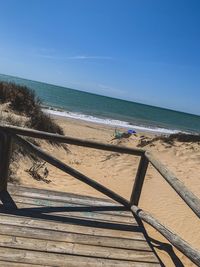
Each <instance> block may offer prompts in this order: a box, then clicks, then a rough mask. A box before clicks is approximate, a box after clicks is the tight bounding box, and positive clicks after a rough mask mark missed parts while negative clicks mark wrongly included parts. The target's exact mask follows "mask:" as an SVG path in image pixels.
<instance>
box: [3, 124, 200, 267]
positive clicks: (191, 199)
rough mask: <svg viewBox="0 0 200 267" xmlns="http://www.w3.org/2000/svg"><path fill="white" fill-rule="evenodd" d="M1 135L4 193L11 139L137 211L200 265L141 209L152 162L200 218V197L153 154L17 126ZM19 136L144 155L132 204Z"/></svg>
mask: <svg viewBox="0 0 200 267" xmlns="http://www.w3.org/2000/svg"><path fill="white" fill-rule="evenodd" d="M0 132H3V136H4V137H5V136H6V138H3V140H4V141H3V143H1V147H0V148H1V155H0V159H1V158H4V161H3V162H4V164H3V166H4V167H3V168H1V170H0V171H1V172H3V173H1V181H0V185H1V184H2V185H3V187H4V190H6V186H7V171H8V165H9V155H10V152H9V151H10V144H11V137H12V139H13V140H15V141H16V142H17V143H18V144H20V145H22V146H23V147H24V148H25V149H27V150H28V151H29V152H30V151H31V152H32V153H35V154H36V155H37V156H38V157H40V158H41V159H43V160H45V161H47V162H48V163H50V164H52V165H53V166H55V167H57V168H59V169H60V170H62V171H64V172H66V173H68V174H70V175H72V176H73V177H75V178H77V179H78V180H80V181H82V182H84V183H86V184H88V185H89V186H91V187H93V188H94V189H96V190H97V191H99V192H101V193H103V194H105V195H106V196H108V197H110V198H111V199H113V200H115V201H117V202H119V203H120V204H122V205H124V206H125V207H127V208H129V209H130V210H131V211H132V212H133V214H135V215H136V216H138V218H140V219H141V220H143V221H145V222H146V223H148V224H150V225H151V226H152V227H154V228H155V229H156V230H157V231H158V232H160V233H161V234H162V235H163V236H164V237H165V238H166V239H167V240H168V241H169V242H170V243H171V244H172V245H173V246H175V247H176V248H177V249H178V250H180V251H181V252H182V253H183V254H184V255H186V256H187V257H188V258H189V259H190V260H191V261H192V262H194V263H195V264H197V265H198V266H200V252H199V251H198V250H196V249H193V248H192V247H191V246H190V245H189V244H188V243H187V242H186V241H185V240H183V239H182V238H181V237H179V236H178V235H176V234H175V233H173V232H172V231H171V230H169V229H167V228H166V227H165V226H164V225H162V224H161V223H160V222H159V221H158V220H156V219H155V218H154V217H152V216H151V215H150V214H148V213H146V212H144V211H143V210H141V209H140V208H138V206H137V205H138V202H139V198H140V195H141V190H142V186H143V182H144V179H145V175H146V170H147V168H148V163H149V162H150V163H151V164H152V165H153V166H154V167H155V169H156V170H157V171H158V172H159V173H160V174H161V175H162V176H163V178H164V179H165V180H166V181H167V182H168V183H169V185H170V186H171V187H172V188H173V189H174V190H175V191H176V192H177V193H178V195H179V196H180V197H181V198H182V199H183V200H184V201H185V203H186V204H187V205H188V206H189V207H190V208H191V209H192V210H193V212H194V213H195V214H196V215H197V216H198V217H199V218H200V199H199V198H198V197H197V196H195V195H194V194H193V193H192V192H191V191H190V190H188V189H187V187H186V186H185V185H184V184H183V183H182V182H181V181H180V180H179V179H178V178H177V177H176V176H175V175H174V174H173V173H172V172H171V171H169V170H168V169H167V168H166V167H165V166H164V165H163V164H162V163H161V162H160V161H158V160H157V159H155V158H154V156H153V155H152V154H151V153H150V152H147V151H145V150H142V149H135V148H134V149H133V148H127V147H119V146H115V145H110V144H102V143H97V142H93V141H87V140H82V139H78V138H71V137H67V136H62V135H57V134H51V133H46V132H40V131H36V130H31V129H24V128H19V127H14V126H0ZM18 135H22V136H30V137H34V138H40V139H45V140H50V141H54V142H60V143H67V144H72V145H77V146H83V147H90V148H94V149H101V150H106V151H112V152H119V153H124V154H130V155H137V156H141V160H140V164H139V167H138V171H137V174H136V179H135V183H134V187H133V191H132V195H131V200H130V202H129V201H127V200H126V199H124V198H123V197H121V196H120V195H118V194H116V193H115V192H113V191H111V190H110V189H108V188H106V187H105V186H103V185H101V184H99V183H98V182H96V181H94V180H93V179H91V178H89V177H87V176H85V175H84V174H82V173H80V172H78V171H77V170H75V169H73V168H71V167H70V166H68V165H67V164H64V163H63V162H61V161H60V160H58V159H56V158H54V157H53V156H50V155H49V154H48V153H46V152H44V151H42V150H41V149H40V148H38V147H37V146H35V145H33V144H32V143H30V142H28V141H26V140H24V139H23V138H21V137H19V136H18ZM4 152H5V154H4ZM2 153H3V154H2ZM2 155H3V157H2ZM1 190H2V188H1V186H0V191H1Z"/></svg>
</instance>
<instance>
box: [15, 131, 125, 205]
mask: <svg viewBox="0 0 200 267" xmlns="http://www.w3.org/2000/svg"><path fill="white" fill-rule="evenodd" d="M12 137H13V139H14V140H15V141H16V142H17V143H18V144H20V145H22V146H23V147H24V148H25V149H27V150H28V151H29V152H30V151H31V152H32V153H35V154H36V155H37V156H38V157H40V158H41V159H43V160H45V161H46V162H48V163H50V164H51V165H53V166H55V167H56V168H58V169H60V170H62V171H64V172H65V173H68V174H70V175H72V176H73V177H75V178H76V179H78V180H79V181H82V182H83V183H86V184H87V185H89V186H91V187H92V188H94V189H96V190H97V191H99V192H101V193H103V194H104V195H106V196H108V197H110V198H111V199H113V200H115V201H117V202H119V203H120V204H122V205H124V206H126V207H129V202H128V201H127V200H126V199H125V198H123V197H121V196H119V195H118V194H116V193H115V192H113V191H112V190H110V189H108V188H106V187H105V186H103V185H101V184H100V183H98V182H96V181H94V180H92V179H91V178H89V177H87V176H86V175H84V174H82V173H80V172H79V171H77V170H75V169H73V168H72V167H70V166H68V165H67V164H64V163H63V162H62V161H60V160H58V159H56V158H54V157H53V156H50V155H49V154H48V153H46V152H44V151H42V150H41V149H40V148H38V147H37V146H35V145H33V144H31V143H30V142H28V141H26V140H24V139H22V138H21V137H18V136H16V135H13V136H12Z"/></svg>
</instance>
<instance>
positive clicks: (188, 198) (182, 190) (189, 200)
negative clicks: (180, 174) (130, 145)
mask: <svg viewBox="0 0 200 267" xmlns="http://www.w3.org/2000/svg"><path fill="white" fill-rule="evenodd" d="M145 155H146V157H147V158H148V160H149V161H150V162H151V164H152V165H153V166H154V167H155V168H156V170H157V171H158V172H159V173H160V174H161V175H162V176H163V178H164V179H165V180H166V181H167V182H168V183H169V184H170V185H171V187H172V188H173V189H174V190H175V191H176V192H177V193H178V195H179V196H180V197H181V198H182V199H183V200H184V201H185V203H186V204H187V205H188V206H189V207H190V208H191V209H192V210H193V212H194V213H195V214H196V215H197V216H198V217H199V218H200V199H199V198H198V197H197V196H195V195H194V194H193V193H192V192H191V191H190V190H189V189H187V187H186V186H185V185H184V184H183V183H182V182H181V181H180V180H179V179H178V178H177V177H176V176H175V175H174V174H173V173H172V172H171V171H170V170H168V168H167V167H166V166H165V165H164V164H162V163H161V162H160V161H158V160H157V159H155V158H154V156H153V155H152V154H151V153H150V152H146V153H145Z"/></svg>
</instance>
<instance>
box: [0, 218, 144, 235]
mask: <svg viewBox="0 0 200 267" xmlns="http://www.w3.org/2000/svg"><path fill="white" fill-rule="evenodd" d="M72 222H73V221H72ZM0 223H1V224H8V225H17V226H24V227H25V226H27V227H32V228H39V229H49V230H57V231H62V232H68V233H78V234H88V235H94V236H107V237H109V236H110V237H120V238H129V239H136V240H145V238H144V235H143V233H142V228H141V227H137V226H135V227H133V228H132V230H130V231H122V230H116V229H113V228H106V227H105V228H103V227H102V228H100V227H95V223H94V224H93V226H91V225H89V224H88V226H87V225H83V224H82V225H81V224H80V223H81V221H80V222H78V223H77V224H76V225H75V224H72V223H71V224H70V223H66V222H65V223H62V222H58V221H55V220H54V221H53V220H52V221H51V220H50V219H49V220H47V218H46V219H41V218H40V219H37V218H35V217H31V216H29V217H25V216H15V215H10V214H9V215H7V214H4V213H1V215H0Z"/></svg>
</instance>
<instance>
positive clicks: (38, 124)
mask: <svg viewBox="0 0 200 267" xmlns="http://www.w3.org/2000/svg"><path fill="white" fill-rule="evenodd" d="M0 103H1V104H5V103H7V107H8V108H9V109H10V110H11V111H12V112H14V113H15V114H16V115H21V116H25V117H26V118H27V120H26V122H25V125H24V122H22V121H21V120H20V121H21V122H22V125H21V126H26V127H28V128H33V129H36V130H40V131H45V132H51V133H57V134H61V135H63V130H62V128H61V127H60V126H59V125H58V124H56V123H55V122H54V121H53V120H52V119H51V118H50V116H49V115H48V114H45V113H44V112H43V111H42V106H41V103H42V101H41V100H40V99H39V98H38V97H37V96H36V94H35V92H34V91H33V90H31V89H29V88H28V87H26V86H21V85H17V84H15V83H7V82H0ZM1 117H2V116H1ZM12 118H13V119H12ZM1 120H2V118H1ZM7 123H8V124H14V125H16V126H20V122H19V120H16V116H15V117H14V116H12V115H9V116H8V120H7Z"/></svg>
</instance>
